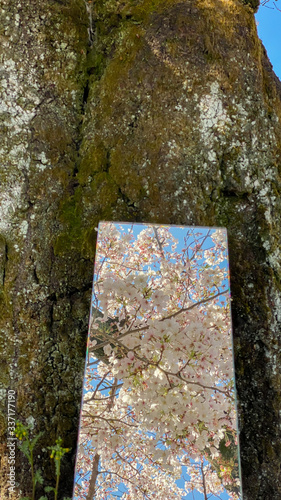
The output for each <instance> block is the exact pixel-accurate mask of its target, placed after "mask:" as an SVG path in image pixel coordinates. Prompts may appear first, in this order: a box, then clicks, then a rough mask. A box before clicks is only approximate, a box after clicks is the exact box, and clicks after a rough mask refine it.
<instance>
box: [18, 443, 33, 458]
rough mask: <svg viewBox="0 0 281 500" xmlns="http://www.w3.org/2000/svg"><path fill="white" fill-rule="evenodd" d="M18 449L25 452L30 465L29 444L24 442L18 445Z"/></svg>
mask: <svg viewBox="0 0 281 500" xmlns="http://www.w3.org/2000/svg"><path fill="white" fill-rule="evenodd" d="M18 447H19V449H20V450H21V451H22V452H23V454H24V455H25V456H26V457H27V458H28V461H29V463H30V451H29V442H28V441H23V442H22V443H21V444H19V445H18Z"/></svg>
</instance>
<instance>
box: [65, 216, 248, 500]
mask: <svg viewBox="0 0 281 500" xmlns="http://www.w3.org/2000/svg"><path fill="white" fill-rule="evenodd" d="M84 392H85V394H84V399H83V406H82V415H81V424H80V434H79V452H78V458H77V464H76V473H77V475H76V486H75V491H74V498H75V499H76V498H79V499H85V500H91V499H93V498H95V499H109V498H114V497H116V496H117V497H118V496H119V497H122V498H126V499H130V500H131V499H132V500H133V499H134V500H138V499H152V498H153V499H159V500H160V499H167V498H169V499H171V500H173V499H181V498H182V497H183V495H184V494H186V493H187V492H192V491H195V490H196V491H198V492H201V493H202V494H203V495H204V499H207V498H210V496H211V495H213V496H214V498H215V497H216V498H220V497H219V495H220V493H221V492H222V491H226V490H227V491H228V495H229V498H232V499H238V498H240V496H239V495H240V486H239V472H238V453H237V437H236V434H237V432H236V414H235V404H234V399H235V398H234V378H233V357H232V340H231V317H230V301H229V277H228V260H227V239H226V231H225V230H224V229H206V228H193V229H191V228H173V227H167V226H155V225H146V226H143V225H129V224H122V225H120V224H113V223H101V224H100V226H99V231H98V243H97V254H96V261H95V275H94V286H93V303H92V312H91V317H90V327H89V341H88V352H87V367H86V376H85V386H84ZM206 460H207V462H206ZM182 466H185V467H186V470H187V474H188V479H187V480H186V482H185V490H183V489H182V488H180V487H178V486H177V484H176V480H177V479H179V478H180V477H181V476H182ZM120 484H122V487H121V489H120Z"/></svg>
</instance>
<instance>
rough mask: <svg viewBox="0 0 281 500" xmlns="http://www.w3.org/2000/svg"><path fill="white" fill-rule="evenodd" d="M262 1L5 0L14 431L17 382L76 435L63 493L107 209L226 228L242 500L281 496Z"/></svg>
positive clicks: (1, 307)
mask: <svg viewBox="0 0 281 500" xmlns="http://www.w3.org/2000/svg"><path fill="white" fill-rule="evenodd" d="M256 7H257V3H256V1H255V0H253V1H252V2H250V3H246V4H243V3H241V2H239V1H238V0H228V1H223V0H198V1H197V0H123V1H122V0H95V1H94V2H93V3H91V2H84V1H83V0H44V1H43V0H29V1H28V2H21V1H19V0H1V12H0V13H1V16H2V20H1V23H0V26H1V33H0V38H1V48H0V54H1V62H2V66H1V90H0V91H1V102H0V110H1V133H2V138H1V149H0V151H1V156H2V167H1V172H0V181H1V188H0V189H1V191H0V233H1V234H0V285H1V295H0V299H1V303H0V316H1V318H0V321H1V339H0V344H1V352H2V354H1V387H2V390H1V394H2V418H1V433H2V441H1V442H2V443H4V442H5V429H6V424H7V400H6V393H7V389H9V388H12V389H15V390H16V391H17V411H18V415H19V416H20V418H21V419H22V420H23V421H25V419H27V418H29V417H30V416H32V417H33V418H34V419H35V431H36V432H37V431H39V430H41V431H44V432H45V434H44V436H43V437H42V439H41V440H40V444H41V447H43V449H45V448H46V446H48V445H50V444H53V443H54V441H55V438H56V437H58V436H61V437H62V438H63V445H64V446H67V447H71V448H72V453H71V454H69V455H66V456H65V460H64V464H63V465H62V480H61V489H60V498H63V496H64V495H71V491H72V478H73V468H74V459H75V446H76V439H77V426H78V418H79V404H80V398H81V388H82V376H83V368H84V355H85V347H86V332H87V322H88V313H89V306H90V291H91V280H92V271H93V258H94V249H95V230H94V228H95V227H96V226H97V224H98V221H99V220H101V219H103V220H124V221H147V222H148V221H150V222H158V223H167V224H169V223H173V224H192V225H193V224H194V225H195V224H196V225H211V226H212V225H216V226H226V227H227V229H228V233H229V242H230V264H231V288H232V296H233V302H232V308H233V325H234V336H235V361H236V376H237V388H238V398H239V408H240V426H241V459H242V473H243V488H244V498H245V500H257V499H260V500H267V499H268V500H272V499H273V498H280V497H281V477H280V453H281V445H280V443H281V439H280V437H281V436H280V434H281V426H280V412H281V390H280V333H279V331H280V319H281V301H280V185H281V184H280V165H281V159H280V154H281V127H280V123H281V85H280V81H279V80H278V79H277V77H276V76H275V75H274V73H273V71H272V68H271V65H270V62H269V60H268V58H267V55H266V52H265V50H264V48H263V47H262V44H261V43H260V41H259V40H258V37H257V33H256V26H255V21H254V15H253V10H254V9H255V8H256ZM2 451H3V453H4V452H5V447H4V444H3V446H2ZM38 454H39V453H38ZM40 454H41V457H38V458H37V459H36V460H37V463H38V465H40V466H41V467H42V466H43V468H44V476H45V480H46V484H47V483H48V484H51V485H54V471H53V469H52V468H51V467H50V465H49V458H48V456H47V455H48V454H47V453H44V452H41V453H40ZM3 456H4V455H3ZM20 460H21V462H22V458H21V456H20V455H19V454H18V472H17V480H18V482H19V488H20V489H21V490H22V491H23V492H24V493H28V489H29V482H28V474H27V473H26V471H27V465H26V464H25V462H22V464H23V467H22V472H21V471H20V469H21V467H20V464H19V461H20ZM2 467H3V470H5V460H4V459H2ZM3 492H4V490H3ZM5 495H6V493H5ZM2 496H3V498H6V497H5V496H4V493H2ZM2 496H1V498H2ZM7 498H8V497H7Z"/></svg>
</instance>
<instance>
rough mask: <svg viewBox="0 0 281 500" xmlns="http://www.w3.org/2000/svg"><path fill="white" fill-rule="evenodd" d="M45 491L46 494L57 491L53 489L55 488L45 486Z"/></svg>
mask: <svg viewBox="0 0 281 500" xmlns="http://www.w3.org/2000/svg"><path fill="white" fill-rule="evenodd" d="M44 490H45V492H46V493H49V492H50V491H56V490H55V488H53V486H45V488H44Z"/></svg>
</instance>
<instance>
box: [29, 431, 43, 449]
mask: <svg viewBox="0 0 281 500" xmlns="http://www.w3.org/2000/svg"><path fill="white" fill-rule="evenodd" d="M42 435H43V432H39V434H37V435H36V436H35V437H34V438H33V439H32V440H31V442H30V450H33V448H34V446H35V445H36V443H37V441H38V439H40V437H41V436H42Z"/></svg>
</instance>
